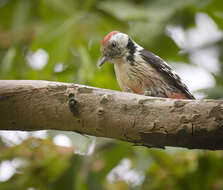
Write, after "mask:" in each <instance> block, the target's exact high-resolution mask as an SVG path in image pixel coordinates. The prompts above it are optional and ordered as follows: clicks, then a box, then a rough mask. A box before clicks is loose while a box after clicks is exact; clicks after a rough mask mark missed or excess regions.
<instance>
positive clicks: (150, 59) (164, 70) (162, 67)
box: [140, 49, 195, 99]
mask: <svg viewBox="0 0 223 190" xmlns="http://www.w3.org/2000/svg"><path fill="white" fill-rule="evenodd" d="M140 54H141V56H142V58H143V59H144V60H145V61H146V62H147V63H149V64H150V65H151V66H152V67H153V68H155V69H156V70H157V71H158V72H160V73H161V74H162V75H164V76H165V77H166V78H167V80H168V81H169V82H170V83H171V84H172V85H173V86H175V87H176V88H177V89H179V90H181V92H182V93H184V94H185V95H186V97H187V98H189V99H195V97H194V96H193V95H192V94H191V93H190V92H189V90H188V88H187V86H186V85H185V84H184V83H183V82H182V81H181V78H180V77H179V76H178V75H177V74H176V73H175V72H174V71H173V70H172V69H171V67H170V66H169V65H168V64H167V63H166V62H165V61H164V60H162V59H161V58H160V57H158V56H156V55H155V54H153V53H152V52H149V51H147V50H145V49H143V50H141V51H140Z"/></svg>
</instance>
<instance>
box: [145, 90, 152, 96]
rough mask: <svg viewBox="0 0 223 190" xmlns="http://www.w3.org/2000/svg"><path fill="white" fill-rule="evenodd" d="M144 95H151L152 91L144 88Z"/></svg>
mask: <svg viewBox="0 0 223 190" xmlns="http://www.w3.org/2000/svg"><path fill="white" fill-rule="evenodd" d="M144 96H153V94H152V91H151V90H146V91H145V92H144Z"/></svg>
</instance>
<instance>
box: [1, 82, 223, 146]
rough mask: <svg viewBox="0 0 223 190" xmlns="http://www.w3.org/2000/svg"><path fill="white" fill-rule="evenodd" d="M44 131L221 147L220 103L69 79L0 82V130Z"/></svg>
mask: <svg viewBox="0 0 223 190" xmlns="http://www.w3.org/2000/svg"><path fill="white" fill-rule="evenodd" d="M45 129H57V130H67V131H76V132H79V133H83V134H88V135H94V136H101V137H109V138H115V139H121V140H124V141H129V142H133V143H136V144H141V145H144V146H147V147H159V148H164V147H165V146H175V147H187V148H190V149H212V150H216V149H223V101H220V100H176V99H166V98H152V97H146V96H141V95H136V94H131V93H123V92H117V91H112V90H105V89H99V88H93V87H89V86H84V85H78V84H71V83H59V82H48V81H22V80H21V81H19V80H5V81H4V80H0V130H26V131H33V130H45Z"/></svg>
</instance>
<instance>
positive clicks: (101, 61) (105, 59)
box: [97, 56, 108, 69]
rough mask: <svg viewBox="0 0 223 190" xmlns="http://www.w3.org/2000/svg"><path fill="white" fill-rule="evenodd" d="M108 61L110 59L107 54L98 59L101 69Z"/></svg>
mask: <svg viewBox="0 0 223 190" xmlns="http://www.w3.org/2000/svg"><path fill="white" fill-rule="evenodd" d="M106 61H108V57H106V56H103V57H102V58H100V59H99V60H98V64H97V65H98V68H99V69H100V68H101V67H102V65H103V64H104V63H105V62H106Z"/></svg>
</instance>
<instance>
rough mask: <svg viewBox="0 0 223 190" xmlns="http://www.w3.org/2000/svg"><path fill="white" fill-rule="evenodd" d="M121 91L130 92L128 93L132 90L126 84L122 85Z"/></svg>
mask: <svg viewBox="0 0 223 190" xmlns="http://www.w3.org/2000/svg"><path fill="white" fill-rule="evenodd" d="M122 91H123V92H130V93H133V91H132V90H131V89H130V88H129V87H127V86H124V87H122Z"/></svg>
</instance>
